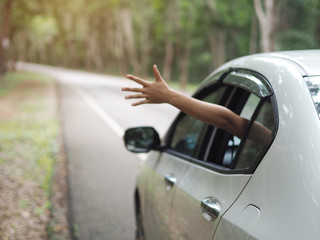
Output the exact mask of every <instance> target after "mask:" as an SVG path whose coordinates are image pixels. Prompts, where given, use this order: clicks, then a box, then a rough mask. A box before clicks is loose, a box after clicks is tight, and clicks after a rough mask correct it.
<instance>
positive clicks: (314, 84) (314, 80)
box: [306, 76, 320, 116]
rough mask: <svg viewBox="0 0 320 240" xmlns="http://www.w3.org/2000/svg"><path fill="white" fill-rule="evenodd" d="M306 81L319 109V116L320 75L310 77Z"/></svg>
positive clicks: (319, 111) (319, 109)
mask: <svg viewBox="0 0 320 240" xmlns="http://www.w3.org/2000/svg"><path fill="white" fill-rule="evenodd" d="M306 83H307V86H308V89H309V92H310V94H311V96H312V99H313V102H314V105H315V107H316V109H317V112H318V116H320V76H314V77H308V78H306Z"/></svg>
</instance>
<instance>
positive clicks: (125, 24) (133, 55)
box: [120, 9, 141, 75]
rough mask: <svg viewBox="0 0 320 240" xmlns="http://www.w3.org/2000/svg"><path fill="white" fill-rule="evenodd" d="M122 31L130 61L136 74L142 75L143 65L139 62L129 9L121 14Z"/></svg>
mask: <svg viewBox="0 0 320 240" xmlns="http://www.w3.org/2000/svg"><path fill="white" fill-rule="evenodd" d="M120 16H121V20H122V21H121V23H122V25H121V26H122V30H123V35H124V39H125V42H126V48H127V52H128V55H129V56H128V58H129V61H130V63H131V65H132V67H133V71H134V74H136V75H140V74H141V65H140V63H139V60H138V56H137V52H136V49H135V45H134V34H133V31H132V29H133V28H132V19H131V15H130V11H129V10H128V9H123V10H121V12H120Z"/></svg>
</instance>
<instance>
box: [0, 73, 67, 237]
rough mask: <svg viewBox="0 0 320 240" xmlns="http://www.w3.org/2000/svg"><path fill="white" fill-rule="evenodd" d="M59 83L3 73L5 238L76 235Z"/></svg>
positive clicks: (0, 159)
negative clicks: (69, 211) (69, 214)
mask: <svg viewBox="0 0 320 240" xmlns="http://www.w3.org/2000/svg"><path fill="white" fill-rule="evenodd" d="M61 139H62V138H61V133H60V121H59V117H58V103H57V91H56V87H55V82H54V81H53V80H51V79H49V78H48V77H45V76H41V75H38V74H33V73H9V74H7V75H6V76H5V77H1V78H0V192H1V194H0V240H7V239H10V240H11V239H32V240H37V239H41V240H43V239H55V240H58V239H61V240H62V239H63V240H68V239H70V234H69V227H68V222H67V181H66V179H67V170H66V159H65V157H64V154H63V147H62V146H63V144H62V141H61Z"/></svg>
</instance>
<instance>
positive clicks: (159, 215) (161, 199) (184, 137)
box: [144, 88, 227, 240]
mask: <svg viewBox="0 0 320 240" xmlns="http://www.w3.org/2000/svg"><path fill="white" fill-rule="evenodd" d="M226 90H227V89H226V88H221V89H220V90H219V91H216V92H215V93H214V94H211V95H209V96H208V97H207V99H206V98H205V99H204V100H207V101H213V102H220V101H221V99H222V97H223V96H224V93H225V91H226ZM173 126H174V127H172V128H171V130H169V133H168V135H170V139H171V145H172V146H173V147H172V148H170V149H169V151H166V150H164V152H163V153H162V154H160V157H159V159H158V161H157V163H156V164H155V166H154V167H153V168H152V169H150V170H149V171H151V172H149V173H148V182H147V186H146V195H145V202H146V207H145V208H146V210H145V216H144V226H145V236H146V239H152V240H157V239H159V240H160V239H161V240H165V239H169V236H170V217H171V207H172V200H173V197H174V194H175V189H176V184H177V183H178V182H179V181H180V179H182V177H183V175H184V174H185V172H186V170H187V168H188V165H189V164H188V162H186V161H185V160H184V159H183V157H181V156H189V157H190V156H192V154H193V152H195V151H196V148H197V146H198V145H199V144H198V143H199V142H200V141H202V139H203V133H204V132H205V131H204V130H205V129H206V128H207V127H208V126H207V125H206V124H204V123H203V122H201V121H199V120H196V119H194V118H192V117H190V116H188V115H184V114H180V115H179V116H178V117H177V119H176V120H175V122H174V124H173ZM170 150H173V151H174V152H175V153H176V154H171V153H170Z"/></svg>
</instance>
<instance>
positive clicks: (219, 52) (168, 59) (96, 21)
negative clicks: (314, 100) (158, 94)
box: [0, 0, 320, 86]
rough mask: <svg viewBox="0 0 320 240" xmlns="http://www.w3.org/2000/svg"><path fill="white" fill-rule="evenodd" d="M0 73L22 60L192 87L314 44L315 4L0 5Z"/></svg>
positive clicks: (319, 4) (2, 0) (318, 39)
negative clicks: (155, 69) (246, 58)
mask: <svg viewBox="0 0 320 240" xmlns="http://www.w3.org/2000/svg"><path fill="white" fill-rule="evenodd" d="M0 29H1V32H0V43H2V44H0V65H1V68H0V73H3V72H4V71H5V67H6V66H5V65H6V64H5V63H6V61H7V60H11V61H26V62H35V63H42V64H49V65H55V66H63V67H69V68H75V69H87V70H90V71H98V72H103V73H109V74H116V75H124V74H126V73H134V74H138V75H139V74H143V75H145V74H147V73H150V71H151V67H150V66H151V65H152V64H154V63H156V64H158V66H159V68H160V69H161V70H162V72H163V75H164V78H165V79H167V80H168V81H169V80H170V81H176V82H179V83H180V84H181V86H185V85H186V84H187V82H191V83H192V82H199V81H201V79H202V78H203V77H205V76H206V75H207V74H208V73H209V72H210V71H212V70H213V69H215V68H216V67H218V66H220V65H221V64H222V63H224V62H225V61H227V60H230V59H233V58H235V57H238V56H243V55H248V54H252V53H257V52H267V51H274V50H291V49H311V48H319V46H320V0H68V1H65V0H0Z"/></svg>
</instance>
